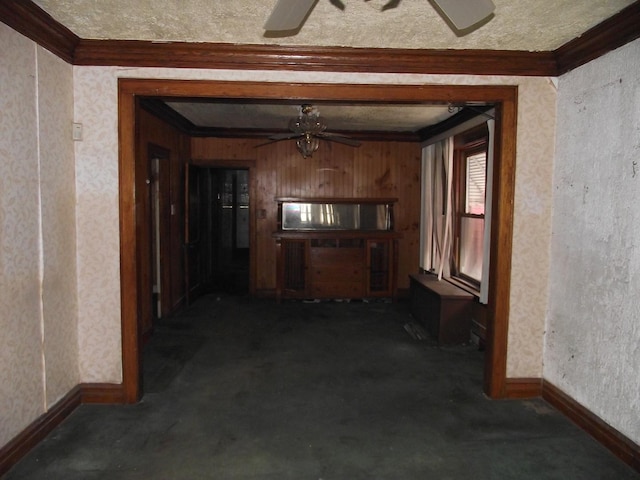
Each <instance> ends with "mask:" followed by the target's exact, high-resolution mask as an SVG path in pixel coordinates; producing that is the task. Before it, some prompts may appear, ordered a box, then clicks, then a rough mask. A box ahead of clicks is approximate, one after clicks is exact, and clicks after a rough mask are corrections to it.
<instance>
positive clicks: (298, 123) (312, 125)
mask: <svg viewBox="0 0 640 480" xmlns="http://www.w3.org/2000/svg"><path fill="white" fill-rule="evenodd" d="M326 129H327V125H326V124H325V123H324V122H323V121H322V120H321V119H320V115H319V114H318V112H317V111H316V110H315V109H314V108H313V107H312V106H311V105H303V106H302V107H301V109H300V115H299V116H298V117H297V118H293V119H291V121H290V122H289V130H291V131H292V132H294V133H299V134H300V135H306V134H311V135H318V134H319V133H322V132H324V131H325V130H326Z"/></svg>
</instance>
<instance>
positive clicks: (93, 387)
mask: <svg viewBox="0 0 640 480" xmlns="http://www.w3.org/2000/svg"><path fill="white" fill-rule="evenodd" d="M125 398H126V396H125V391H124V385H123V384H122V383H82V384H80V401H81V403H82V404H102V405H119V404H123V403H126V402H125Z"/></svg>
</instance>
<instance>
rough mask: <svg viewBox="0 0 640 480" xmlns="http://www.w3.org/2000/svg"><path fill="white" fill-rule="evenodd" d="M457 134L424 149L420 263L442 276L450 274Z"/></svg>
mask: <svg viewBox="0 0 640 480" xmlns="http://www.w3.org/2000/svg"><path fill="white" fill-rule="evenodd" d="M452 176H453V137H449V138H446V139H443V140H441V141H438V142H436V143H434V144H431V145H429V146H427V147H424V148H423V149H422V229H421V237H420V251H421V255H420V267H421V268H422V269H423V270H426V271H431V272H434V273H436V274H437V275H438V279H442V277H448V276H449V275H450V269H449V258H450V254H451V238H452V215H453V204H452V194H451V189H452V182H453V178H452Z"/></svg>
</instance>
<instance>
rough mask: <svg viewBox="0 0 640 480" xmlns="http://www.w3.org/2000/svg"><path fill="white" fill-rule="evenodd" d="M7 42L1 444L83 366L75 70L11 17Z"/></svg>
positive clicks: (1, 63) (0, 246) (0, 81)
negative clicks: (74, 139) (22, 32)
mask: <svg viewBox="0 0 640 480" xmlns="http://www.w3.org/2000/svg"><path fill="white" fill-rule="evenodd" d="M0 45H2V54H1V55H0V85H2V89H0V112H2V113H1V114H0V312H2V313H1V314H0V332H2V333H1V334H0V412H2V414H1V415H0V446H1V445H4V444H5V443H6V442H7V441H8V440H10V439H11V438H12V437H14V436H15V435H16V434H17V433H19V432H20V431H21V430H22V429H23V428H25V427H26V426H27V425H28V424H29V423H30V422H32V421H33V420H34V419H36V418H37V417H38V416H39V415H40V414H42V413H43V412H44V411H46V409H47V408H48V407H49V406H51V405H53V404H55V403H56V402H57V401H58V400H59V399H60V398H61V397H62V396H64V395H65V394H66V393H67V392H69V390H71V389H72V388H73V387H74V386H75V385H77V384H78V382H79V371H78V344H77V335H76V330H77V323H76V322H77V312H76V267H75V266H76V262H75V258H76V252H75V187H74V156H73V142H72V140H71V124H72V121H73V116H72V112H73V103H72V101H73V83H72V80H73V76H72V69H71V67H70V66H69V65H67V64H66V63H64V62H63V61H62V60H60V59H58V58H57V57H55V56H54V55H52V54H51V53H49V52H48V51H46V50H44V49H42V48H40V47H37V46H36V45H35V44H34V43H33V42H31V41H30V40H27V39H26V38H25V37H23V36H21V35H19V34H17V33H16V32H14V31H13V30H11V29H10V28H9V27H7V26H5V25H4V24H0ZM41 179H42V181H41Z"/></svg>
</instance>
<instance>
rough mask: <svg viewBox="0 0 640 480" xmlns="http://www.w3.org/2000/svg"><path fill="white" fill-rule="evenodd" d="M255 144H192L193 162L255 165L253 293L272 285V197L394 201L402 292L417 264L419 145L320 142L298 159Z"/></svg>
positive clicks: (292, 150)
mask: <svg viewBox="0 0 640 480" xmlns="http://www.w3.org/2000/svg"><path fill="white" fill-rule="evenodd" d="M260 143H263V141H262V140H261V139H225V138H218V139H216V138H193V139H192V142H191V154H192V158H193V160H194V161H196V162H202V163H206V164H208V165H215V163H216V161H219V162H222V161H225V160H230V159H243V160H249V159H251V160H255V165H256V168H255V172H256V173H255V177H256V178H255V182H256V189H255V191H256V195H257V197H258V198H256V199H255V202H256V203H255V205H256V209H255V213H254V214H255V215H256V223H255V225H256V236H255V245H253V247H254V248H255V249H256V263H257V265H256V290H257V291H258V293H260V292H264V293H267V292H272V291H274V290H275V282H276V264H275V263H276V262H275V259H276V244H275V240H274V239H273V237H272V234H273V232H275V231H276V228H277V218H276V216H277V204H276V202H275V198H276V197H335V198H352V197H356V198H367V197H369V198H375V197H377V198H380V197H396V198H398V203H397V205H396V207H395V210H396V230H397V231H399V232H402V234H403V238H401V239H400V241H399V251H400V258H399V266H398V279H397V283H398V287H399V288H401V289H402V288H408V286H409V280H408V274H409V273H414V272H413V270H414V267H415V265H417V264H418V243H419V231H418V223H419V218H420V212H419V208H420V205H419V203H420V145H419V144H418V143H406V142H370V141H369V142H363V144H362V146H360V147H359V148H353V147H350V146H348V145H342V144H338V143H335V142H322V143H321V144H320V148H319V149H318V151H317V152H315V153H314V154H313V156H312V157H311V158H307V159H304V158H302V156H301V155H300V153H299V152H298V151H297V149H296V146H295V142H293V141H281V142H275V143H272V144H269V145H264V146H261V147H257V148H256V147H255V146H256V145H258V144H260Z"/></svg>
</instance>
